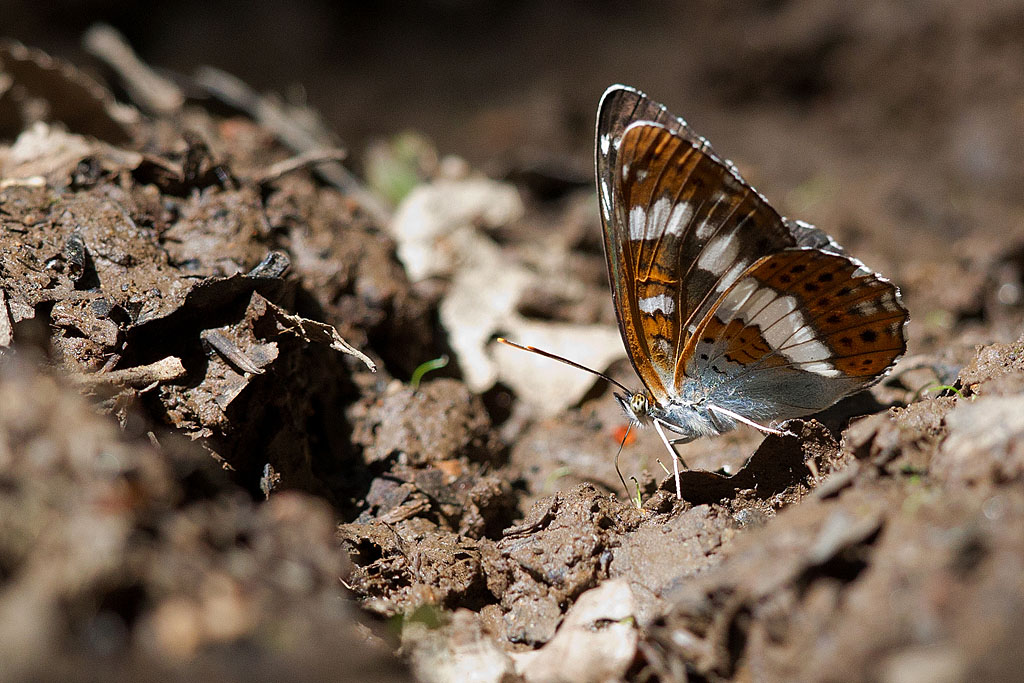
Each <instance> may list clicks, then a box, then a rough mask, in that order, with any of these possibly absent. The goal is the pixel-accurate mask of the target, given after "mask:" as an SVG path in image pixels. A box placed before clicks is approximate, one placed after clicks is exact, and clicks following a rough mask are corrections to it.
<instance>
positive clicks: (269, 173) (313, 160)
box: [256, 148, 348, 185]
mask: <svg viewBox="0 0 1024 683" xmlns="http://www.w3.org/2000/svg"><path fill="white" fill-rule="evenodd" d="M347 156H348V152H347V151H346V150H344V149H340V148H332V149H311V150H309V151H308V152H303V153H302V154H297V155H295V156H293V157H291V158H290V159H285V160H283V161H279V162H277V163H276V164H271V165H270V166H269V167H268V168H267V169H266V170H264V171H263V172H262V173H260V174H258V175H257V176H256V182H257V183H259V184H260V185H266V184H267V183H271V182H273V181H275V180H277V179H278V178H280V177H281V176H284V175H287V174H288V173H292V172H294V171H297V170H299V169H300V168H305V167H306V166H315V165H316V164H322V163H324V162H327V161H344V160H345V157H347Z"/></svg>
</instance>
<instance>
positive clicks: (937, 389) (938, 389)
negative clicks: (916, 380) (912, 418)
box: [910, 384, 967, 403]
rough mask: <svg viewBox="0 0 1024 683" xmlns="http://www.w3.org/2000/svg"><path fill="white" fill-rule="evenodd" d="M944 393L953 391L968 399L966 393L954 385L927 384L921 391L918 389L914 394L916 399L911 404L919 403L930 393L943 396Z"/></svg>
mask: <svg viewBox="0 0 1024 683" xmlns="http://www.w3.org/2000/svg"><path fill="white" fill-rule="evenodd" d="M944 391H951V392H953V393H954V394H956V395H957V396H959V397H960V398H963V399H966V398H967V397H966V396H964V393H963V392H962V391H961V390H960V389H958V388H957V387H955V386H953V385H952V384H926V385H924V386H923V387H921V388H920V389H918V390H917V391H916V392H914V397H913V398H912V399H911V401H910V402H911V403H913V402H914V401H917V400H918V399H919V398H921V397H922V396H924V395H925V394H928V393H935V394H941V393H942V392H944Z"/></svg>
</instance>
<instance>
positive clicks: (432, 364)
mask: <svg viewBox="0 0 1024 683" xmlns="http://www.w3.org/2000/svg"><path fill="white" fill-rule="evenodd" d="M447 366H448V356H441V357H440V358H434V359H433V360H428V361H426V362H425V363H420V364H419V365H418V366H417V367H416V369H415V370H413V371H412V377H411V378H409V386H411V387H412V388H413V391H415V390H416V389H419V388H420V382H421V381H423V375H425V374H427V373H428V372H431V371H433V370H440V369H441V368H444V367H447Z"/></svg>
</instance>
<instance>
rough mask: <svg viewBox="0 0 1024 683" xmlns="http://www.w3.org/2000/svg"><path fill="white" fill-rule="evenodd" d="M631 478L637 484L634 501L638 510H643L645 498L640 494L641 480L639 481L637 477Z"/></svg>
mask: <svg viewBox="0 0 1024 683" xmlns="http://www.w3.org/2000/svg"><path fill="white" fill-rule="evenodd" d="M629 479H630V481H632V482H633V484H635V485H636V498H634V499H633V503H634V504H635V505H636V509H637V510H642V509H643V507H644V500H643V498H642V497H641V496H640V482H639V481H637V479H636V477H630V478H629Z"/></svg>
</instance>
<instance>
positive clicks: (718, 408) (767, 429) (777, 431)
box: [708, 403, 796, 436]
mask: <svg viewBox="0 0 1024 683" xmlns="http://www.w3.org/2000/svg"><path fill="white" fill-rule="evenodd" d="M708 408H710V409H711V410H713V411H715V412H716V413H718V414H719V415H725V416H726V417H730V418H732V419H734V420H736V421H737V422H742V423H743V424H745V425H749V426H750V427H753V428H754V429H756V430H757V431H759V432H761V433H763V434H774V435H776V436H796V434H794V433H793V432H791V431H789V430H784V429H775V428H773V427H765V426H764V425H762V424H758V423H756V422H754V421H753V420H750V419H747V418H745V417H743V416H742V415H740V414H739V413H734V412H733V411H731V410H729V409H727V408H722V407H721V406H716V405H713V404H710V403H709V404H708Z"/></svg>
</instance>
